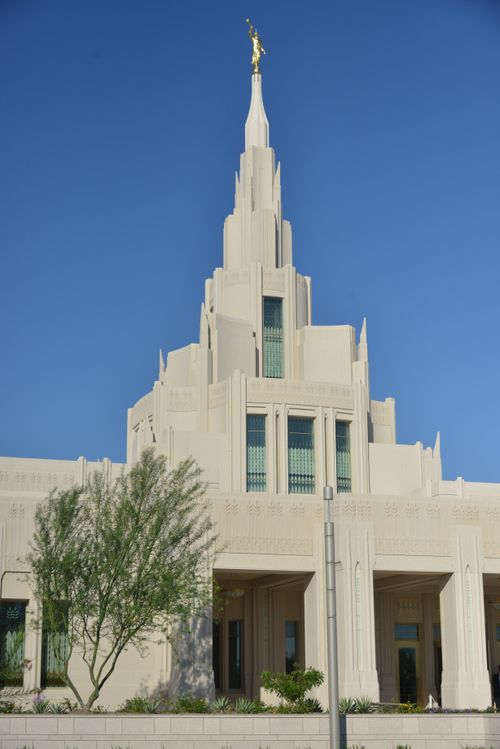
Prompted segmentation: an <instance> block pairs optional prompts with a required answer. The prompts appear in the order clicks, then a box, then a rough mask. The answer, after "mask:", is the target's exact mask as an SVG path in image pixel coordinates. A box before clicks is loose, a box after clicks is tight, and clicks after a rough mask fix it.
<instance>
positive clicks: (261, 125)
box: [245, 73, 269, 151]
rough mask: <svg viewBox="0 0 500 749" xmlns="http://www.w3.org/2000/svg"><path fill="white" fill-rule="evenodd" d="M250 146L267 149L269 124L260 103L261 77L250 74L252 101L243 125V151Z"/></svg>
mask: <svg viewBox="0 0 500 749" xmlns="http://www.w3.org/2000/svg"><path fill="white" fill-rule="evenodd" d="M251 146H260V147H261V148H268V147H269V122H268V121H267V117H266V110H265V109H264V102H263V101H262V76H261V74H260V73H253V74H252V99H251V101H250V109H249V111H248V117H247V121H246V123H245V151H246V150H247V148H250V147H251Z"/></svg>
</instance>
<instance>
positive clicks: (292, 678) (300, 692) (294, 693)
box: [260, 665, 325, 705]
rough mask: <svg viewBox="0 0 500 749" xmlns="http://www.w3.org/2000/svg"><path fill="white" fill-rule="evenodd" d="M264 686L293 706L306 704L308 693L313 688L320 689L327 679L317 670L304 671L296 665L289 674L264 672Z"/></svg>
mask: <svg viewBox="0 0 500 749" xmlns="http://www.w3.org/2000/svg"><path fill="white" fill-rule="evenodd" d="M260 678H261V679H262V684H263V686H264V688H265V689H267V690H268V692H272V693H273V694H276V695H277V696H278V697H279V698H280V699H282V700H285V701H286V702H288V703H291V704H292V705H297V704H298V703H302V704H304V700H305V695H306V693H307V692H308V691H309V690H310V689H312V688H313V687H319V685H320V684H322V683H323V681H324V679H325V677H324V675H323V674H322V673H321V671H317V670H316V669H315V668H307V669H305V670H304V669H302V668H300V667H299V666H297V665H295V666H294V668H293V671H291V672H290V673H289V674H285V673H283V672H275V673H273V672H271V671H263V672H262V673H261V675H260Z"/></svg>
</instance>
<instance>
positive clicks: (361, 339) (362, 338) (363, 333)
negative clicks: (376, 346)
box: [359, 317, 368, 345]
mask: <svg viewBox="0 0 500 749" xmlns="http://www.w3.org/2000/svg"><path fill="white" fill-rule="evenodd" d="M359 342H360V343H364V344H365V345H366V344H367V342H368V341H367V336H366V317H363V325H362V326H361V333H360V335H359Z"/></svg>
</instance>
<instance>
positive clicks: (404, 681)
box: [398, 644, 417, 703]
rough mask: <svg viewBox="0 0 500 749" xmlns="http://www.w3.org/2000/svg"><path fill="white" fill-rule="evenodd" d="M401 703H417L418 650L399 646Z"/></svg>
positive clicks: (413, 647)
mask: <svg viewBox="0 0 500 749" xmlns="http://www.w3.org/2000/svg"><path fill="white" fill-rule="evenodd" d="M398 665H399V701H400V702H414V703H416V702H417V648H416V647H415V646H414V645H410V646H407V645H402V644H398Z"/></svg>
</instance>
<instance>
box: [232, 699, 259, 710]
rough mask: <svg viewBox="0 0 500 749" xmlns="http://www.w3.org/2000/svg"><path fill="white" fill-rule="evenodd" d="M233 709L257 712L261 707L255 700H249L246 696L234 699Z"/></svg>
mask: <svg viewBox="0 0 500 749" xmlns="http://www.w3.org/2000/svg"><path fill="white" fill-rule="evenodd" d="M234 711H235V712H236V713H259V712H260V711H261V707H260V704H259V703H258V702H256V701H255V700H250V699H249V698H248V697H240V698H239V699H237V700H236V704H235V706H234Z"/></svg>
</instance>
